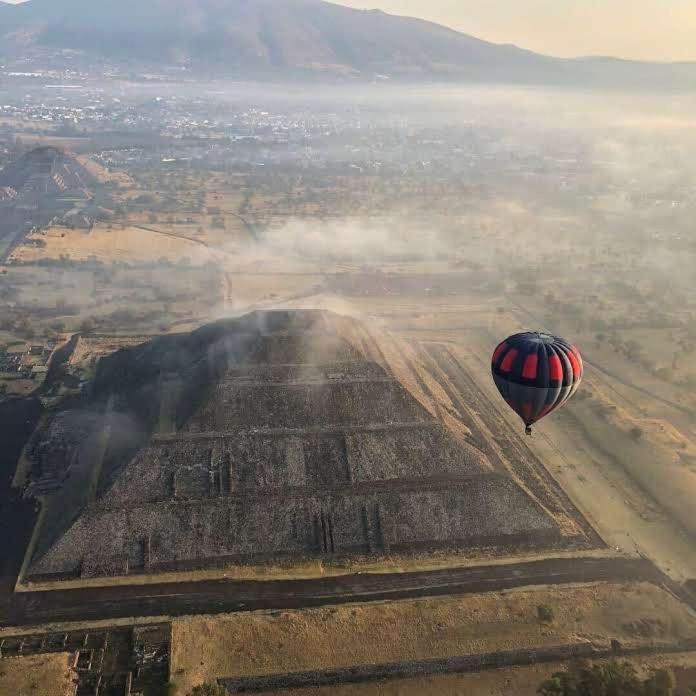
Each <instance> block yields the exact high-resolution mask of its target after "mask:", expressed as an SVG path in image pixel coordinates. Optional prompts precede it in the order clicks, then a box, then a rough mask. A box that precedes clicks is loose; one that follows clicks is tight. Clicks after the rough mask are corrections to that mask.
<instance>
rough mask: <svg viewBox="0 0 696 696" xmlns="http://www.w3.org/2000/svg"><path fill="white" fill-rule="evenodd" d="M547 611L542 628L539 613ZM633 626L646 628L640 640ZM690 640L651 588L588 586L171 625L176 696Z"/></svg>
mask: <svg viewBox="0 0 696 696" xmlns="http://www.w3.org/2000/svg"><path fill="white" fill-rule="evenodd" d="M540 605H547V606H549V607H551V608H552V609H553V612H554V620H553V622H551V623H550V624H546V623H542V622H540V621H539V620H538V618H537V608H538V607H539V606H540ZM637 622H643V623H642V625H643V626H649V627H650V628H649V637H646V635H644V634H643V635H642V634H641V632H642V630H643V629H641V628H640V627H637V626H638V623H637ZM688 637H696V618H695V617H692V616H689V615H688V614H686V613H685V612H684V610H683V607H682V606H681V605H680V604H679V602H677V600H675V599H674V598H673V597H672V596H670V595H668V594H667V593H666V592H664V591H663V590H661V589H658V588H656V587H654V586H652V585H648V584H639V585H635V586H633V585H618V584H594V585H586V586H575V587H572V588H570V587H564V588H535V589H530V590H524V591H511V592H506V593H490V594H485V595H476V596H467V597H447V598H438V599H423V600H413V601H402V602H388V603H382V604H368V605H359V606H350V605H344V606H340V607H326V608H321V609H310V610H304V611H282V612H271V613H248V614H235V615H228V616H223V617H215V618H210V617H198V618H191V619H184V620H180V621H175V623H174V626H173V635H172V650H173V652H172V667H171V673H172V675H173V680H174V681H175V683H176V684H178V685H179V686H180V687H181V688H182V690H183V693H186V690H187V689H190V688H191V687H192V686H194V685H195V684H197V683H200V682H202V681H205V680H208V679H212V678H216V677H223V676H241V675H259V674H270V673H282V672H285V671H288V672H289V671H302V670H307V669H317V668H322V667H327V668H328V667H339V666H349V665H353V664H366V663H381V662H396V661H401V660H414V659H424V658H433V657H447V656H452V655H462V654H468V653H478V652H488V651H494V650H504V649H512V648H524V647H532V646H543V645H557V644H562V643H576V642H578V643H580V642H586V641H598V642H601V643H604V644H606V643H608V641H609V640H610V639H612V638H615V639H618V640H621V641H622V642H623V643H625V644H626V645H631V644H643V643H644V642H645V641H646V640H650V641H655V642H657V643H663V644H665V643H669V642H671V641H674V640H677V639H681V638H688Z"/></svg>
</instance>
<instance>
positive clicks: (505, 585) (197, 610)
mask: <svg viewBox="0 0 696 696" xmlns="http://www.w3.org/2000/svg"><path fill="white" fill-rule="evenodd" d="M601 580H605V581H609V580H612V581H630V582H637V581H640V580H644V581H649V582H655V583H661V582H663V581H664V577H663V576H662V575H661V574H660V572H659V571H658V570H657V568H656V567H655V566H654V565H653V564H652V563H651V562H649V561H647V560H643V559H624V558H621V559H610V558H562V559H548V560H541V561H533V562H527V563H517V564H510V565H491V566H477V567H472V568H453V569H445V570H436V571H428V572H417V573H391V574H354V575H344V576H339V577H332V578H320V579H313V580H275V581H262V582H254V581H227V580H224V579H222V580H209V581H202V582H180V583H161V584H157V585H140V586H134V585H130V586H124V587H102V588H86V589H77V590H57V591H50V592H24V593H17V594H15V595H14V597H13V598H12V601H11V603H10V605H9V606H7V607H6V610H5V611H4V612H3V615H2V617H1V620H0V626H3V627H7V626H24V625H38V624H45V623H49V622H58V621H93V620H98V619H116V618H122V617H129V616H139V617H143V616H165V615H166V616H181V615H184V614H215V613H224V612H235V611H251V610H260V609H295V608H301V607H313V606H321V605H326V604H342V603H347V602H369V601H376V600H385V599H406V598H414V597H426V596H439V595H451V594H455V595H456V594H468V593H480V592H490V591H499V590H504V589H510V588H515V587H523V586H527V585H542V584H564V583H572V582H594V581H601Z"/></svg>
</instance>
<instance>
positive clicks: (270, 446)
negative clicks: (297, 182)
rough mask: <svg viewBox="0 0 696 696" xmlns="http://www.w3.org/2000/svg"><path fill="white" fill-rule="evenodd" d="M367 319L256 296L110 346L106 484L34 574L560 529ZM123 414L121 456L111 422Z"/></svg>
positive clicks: (265, 558) (97, 400) (386, 548)
mask: <svg viewBox="0 0 696 696" xmlns="http://www.w3.org/2000/svg"><path fill="white" fill-rule="evenodd" d="M358 335H360V323H359V322H357V321H356V320H353V319H347V318H344V317H338V316H336V315H333V314H331V313H328V312H322V311H288V312H256V313H253V314H250V315H247V316H245V317H242V318H240V319H236V320H226V321H223V322H217V323H215V324H211V325H208V326H205V327H203V328H202V329H199V330H198V331H194V332H193V333H191V334H182V335H178V336H163V337H159V338H156V339H154V340H152V341H150V342H149V343H145V344H143V345H140V346H137V347H134V348H130V349H124V350H121V351H118V352H117V353H115V354H113V355H112V356H109V357H108V358H105V359H104V360H102V361H101V363H100V365H99V369H98V372H97V375H96V377H95V380H94V383H93V385H92V390H91V392H92V397H91V399H92V402H91V408H93V409H95V410H98V409H102V411H103V413H104V421H103V422H104V423H105V425H104V426H103V428H104V431H105V434H104V438H105V439H106V444H105V453H104V456H103V457H102V459H101V460H100V464H101V470H100V473H99V484H98V486H97V491H96V494H95V496H94V498H93V499H92V500H91V501H90V503H89V504H88V505H86V506H84V507H83V508H82V509H81V510H80V511H79V514H77V515H76V516H75V517H73V518H72V520H71V521H69V523H68V524H67V525H66V526H65V528H64V529H52V530H49V532H50V534H51V535H52V536H51V538H50V542H49V543H43V544H39V547H38V549H39V550H38V551H37V553H36V554H35V556H34V558H33V559H32V563H31V567H30V572H29V575H30V577H31V578H33V579H45V578H56V577H93V576H100V575H125V574H129V573H138V572H140V573H143V572H147V573H156V572H163V571H170V570H184V569H194V568H207V567H213V566H219V565H223V564H229V563H270V562H276V561H278V560H280V559H293V558H294V559H300V558H306V557H316V556H332V555H339V556H345V555H347V556H351V555H361V556H362V555H367V554H376V555H384V554H393V553H405V554H408V553H415V552H419V553H420V552H427V551H433V550H438V549H446V550H460V549H471V548H474V547H481V546H500V547H508V546H510V545H520V544H524V545H542V546H544V545H545V546H548V545H549V544H553V543H554V542H555V541H557V540H558V539H559V535H560V533H559V529H558V527H557V524H556V523H555V521H554V519H552V517H551V516H550V515H549V513H548V512H547V511H546V510H545V509H544V508H543V507H542V506H541V505H540V504H539V503H538V502H537V501H536V500H535V499H534V498H533V497H531V496H530V495H529V494H528V493H527V492H526V491H525V490H524V489H523V488H522V487H520V486H519V485H518V484H517V483H516V482H515V481H514V480H513V479H512V478H511V477H509V476H506V475H504V474H502V473H500V472H499V471H494V469H493V467H492V466H491V464H490V462H489V461H488V458H487V457H486V455H484V454H483V453H482V452H481V451H480V450H479V449H477V448H476V447H474V446H473V445H472V444H470V443H468V442H467V441H466V440H465V439H463V438H461V437H458V436H457V435H456V434H454V433H453V432H451V431H450V430H448V429H447V427H445V425H443V423H442V422H441V421H440V420H438V419H437V418H435V417H434V416H433V415H431V413H430V412H428V411H427V410H426V409H425V408H424V407H423V406H422V405H421V404H420V403H419V402H418V401H417V400H416V399H415V398H414V397H413V396H412V394H411V393H410V392H409V391H408V390H407V389H406V387H405V386H404V385H403V384H402V383H401V382H400V381H399V380H397V379H396V378H395V377H394V375H392V374H391V373H390V372H389V371H388V370H387V369H385V367H384V366H383V365H381V364H379V363H378V362H377V361H375V360H374V359H370V358H369V357H368V353H367V352H366V351H365V350H364V346H363V345H361V342H360V340H356V339H355V336H358ZM126 417H127V420H128V421H129V422H137V424H138V435H137V436H136V437H135V440H136V442H135V444H134V445H133V446H132V447H130V448H125V451H126V452H127V453H126V454H123V452H122V450H124V448H123V447H120V446H119V445H120V443H115V442H112V441H110V438H111V440H113V439H118V438H115V436H114V433H115V432H120V431H119V430H118V428H115V427H113V426H112V425H109V424H110V423H117V422H119V423H121V422H123V421H124V419H126ZM118 452H121V454H120V455H117V454H114V453H118ZM119 457H120V458H119ZM68 459H69V458H68ZM58 495H60V492H59V493H58ZM512 512H514V514H511V513H512Z"/></svg>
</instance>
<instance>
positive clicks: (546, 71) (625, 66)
mask: <svg viewBox="0 0 696 696" xmlns="http://www.w3.org/2000/svg"><path fill="white" fill-rule="evenodd" d="M37 49H41V50H55V49H59V50H64V49H73V50H79V51H84V52H86V53H87V54H90V55H100V56H104V57H107V58H111V59H119V58H121V59H136V60H142V61H147V62H150V63H155V64H157V63H159V64H162V65H171V64H172V63H179V62H187V63H190V64H192V65H193V66H194V67H195V66H197V65H200V66H206V67H207V68H208V69H210V67H211V66H213V67H216V68H217V69H218V72H219V71H222V72H224V73H226V74H227V75H230V76H231V75H234V76H245V75H247V76H249V75H257V74H261V73H266V74H269V73H270V74H274V75H280V74H288V73H295V74H298V73H300V74H331V75H343V76H354V77H363V78H369V79H372V78H373V77H374V76H375V75H386V76H389V77H394V78H402V79H408V78H414V79H415V78H419V77H439V78H451V79H476V80H502V81H513V82H514V81H528V82H557V83H573V82H592V83H596V82H600V83H610V84H618V85H626V84H648V85H651V84H659V85H665V84H678V85H684V84H686V85H691V86H693V85H694V84H696V64H649V63H638V62H631V61H620V60H616V59H609V58H593V59H577V60H564V59H557V58H552V57H548V56H542V55H539V54H536V53H533V52H531V51H526V50H523V49H521V48H518V47H516V46H512V45H500V44H492V43H488V42H486V41H482V40H480V39H477V38H474V37H471V36H467V35H466V34H462V33H459V32H456V31H453V30H451V29H448V28H446V27H443V26H440V25H437V24H433V23H431V22H426V21H424V20H420V19H414V18H410V17H400V16H394V15H389V14H386V13H384V12H381V11H379V10H370V11H364V10H356V9H352V8H348V7H343V6H341V5H336V4H332V3H328V2H323V1H322V0H120V1H119V2H117V3H116V2H99V1H98V0H29V1H28V2H26V3H24V4H22V5H9V4H6V3H3V2H0V55H4V56H5V57H6V58H7V57H9V58H17V57H21V56H22V55H25V54H26V53H27V52H29V51H32V50H37Z"/></svg>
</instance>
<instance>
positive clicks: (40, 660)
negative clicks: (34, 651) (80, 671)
mask: <svg viewBox="0 0 696 696" xmlns="http://www.w3.org/2000/svg"><path fill="white" fill-rule="evenodd" d="M70 657H71V656H70V655H68V654H67V653H53V654H49V655H31V656H27V657H8V658H6V659H3V660H0V694H3V696H69V695H70V694H72V689H74V684H73V682H72V678H73V673H72V671H71V669H70V667H69V663H68V660H69V659H70Z"/></svg>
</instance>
